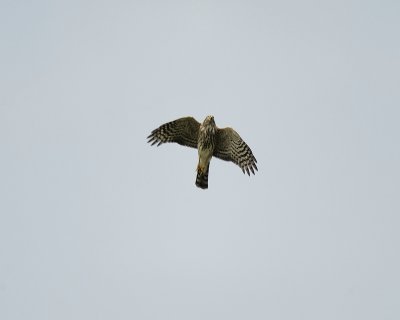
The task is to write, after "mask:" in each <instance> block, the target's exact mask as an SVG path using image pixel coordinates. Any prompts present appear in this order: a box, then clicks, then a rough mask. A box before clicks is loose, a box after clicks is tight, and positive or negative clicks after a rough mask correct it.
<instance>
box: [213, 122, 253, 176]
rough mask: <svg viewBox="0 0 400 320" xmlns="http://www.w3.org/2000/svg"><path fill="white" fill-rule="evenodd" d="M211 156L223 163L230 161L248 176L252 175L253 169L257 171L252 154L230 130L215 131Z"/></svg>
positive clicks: (236, 134) (233, 131)
mask: <svg viewBox="0 0 400 320" xmlns="http://www.w3.org/2000/svg"><path fill="white" fill-rule="evenodd" d="M213 155H214V156H215V157H217V158H220V159H222V160H225V161H232V162H233V163H235V164H237V165H238V166H239V167H240V168H241V169H242V171H243V173H245V172H247V174H248V175H250V171H251V172H252V173H253V174H254V169H256V170H258V168H257V165H256V163H257V160H256V158H255V157H254V155H253V152H252V151H251V149H250V148H249V146H248V145H247V144H246V142H244V141H243V139H242V138H241V137H240V136H239V134H238V133H237V132H236V131H235V130H233V129H232V128H224V129H218V130H217V134H216V143H215V149H214V154H213Z"/></svg>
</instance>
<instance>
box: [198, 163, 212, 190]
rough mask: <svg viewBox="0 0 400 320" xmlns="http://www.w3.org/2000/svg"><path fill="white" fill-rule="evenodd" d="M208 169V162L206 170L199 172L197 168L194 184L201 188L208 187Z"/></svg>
mask: <svg viewBox="0 0 400 320" xmlns="http://www.w3.org/2000/svg"><path fill="white" fill-rule="evenodd" d="M209 169H210V163H208V166H207V170H206V171H205V172H201V171H200V170H197V176H196V186H197V187H199V188H201V189H208V170H209Z"/></svg>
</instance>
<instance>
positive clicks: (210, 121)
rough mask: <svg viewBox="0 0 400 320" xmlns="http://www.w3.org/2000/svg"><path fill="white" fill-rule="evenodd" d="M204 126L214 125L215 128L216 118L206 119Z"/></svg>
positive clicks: (209, 117)
mask: <svg viewBox="0 0 400 320" xmlns="http://www.w3.org/2000/svg"><path fill="white" fill-rule="evenodd" d="M203 124H204V125H214V126H215V121H214V116H207V117H206V118H205V119H204V122H203Z"/></svg>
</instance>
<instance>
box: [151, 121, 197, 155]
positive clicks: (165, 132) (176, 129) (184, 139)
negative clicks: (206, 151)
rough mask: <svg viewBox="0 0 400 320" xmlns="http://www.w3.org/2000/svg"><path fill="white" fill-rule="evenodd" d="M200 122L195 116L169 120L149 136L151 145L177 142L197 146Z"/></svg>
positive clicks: (192, 146)
mask: <svg viewBox="0 0 400 320" xmlns="http://www.w3.org/2000/svg"><path fill="white" fill-rule="evenodd" d="M199 129H200V123H199V122H197V121H196V119H195V118H193V117H185V118H180V119H177V120H174V121H171V122H167V123H165V124H163V125H161V126H160V127H158V128H157V129H155V130H153V131H152V132H151V134H150V135H149V136H148V137H147V139H149V141H148V142H149V143H151V145H154V144H157V146H159V145H160V144H162V143H165V142H176V143H179V144H181V145H183V146H188V147H191V148H197V137H198V135H199Z"/></svg>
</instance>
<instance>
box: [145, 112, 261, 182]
mask: <svg viewBox="0 0 400 320" xmlns="http://www.w3.org/2000/svg"><path fill="white" fill-rule="evenodd" d="M147 138H148V139H149V140H148V142H149V143H151V145H154V144H157V146H159V145H161V144H162V143H165V142H176V143H179V144H180V145H183V146H188V147H191V148H195V149H198V154H199V162H198V165H197V176H196V186H198V187H199V188H202V189H207V188H208V173H209V167H210V161H211V158H212V156H214V157H217V158H220V159H222V160H225V161H231V162H233V163H235V164H237V165H238V166H239V167H240V168H241V169H242V171H243V173H247V174H248V175H250V172H251V173H253V174H255V171H254V169H255V170H258V169H257V165H256V163H257V160H256V158H255V157H254V155H253V152H252V151H251V149H250V148H249V146H248V145H247V144H246V143H245V142H244V141H243V139H242V138H241V137H240V136H239V134H238V133H237V132H236V131H235V130H233V129H232V128H223V129H220V128H218V127H217V126H216V125H215V122H214V117H213V116H207V117H206V119H205V120H204V121H203V123H201V124H200V123H199V122H197V121H196V119H194V118H193V117H185V118H180V119H177V120H174V121H171V122H168V123H165V124H163V125H161V126H160V127H159V128H157V129H155V130H153V131H152V132H151V134H150V135H149V136H148V137H147Z"/></svg>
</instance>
